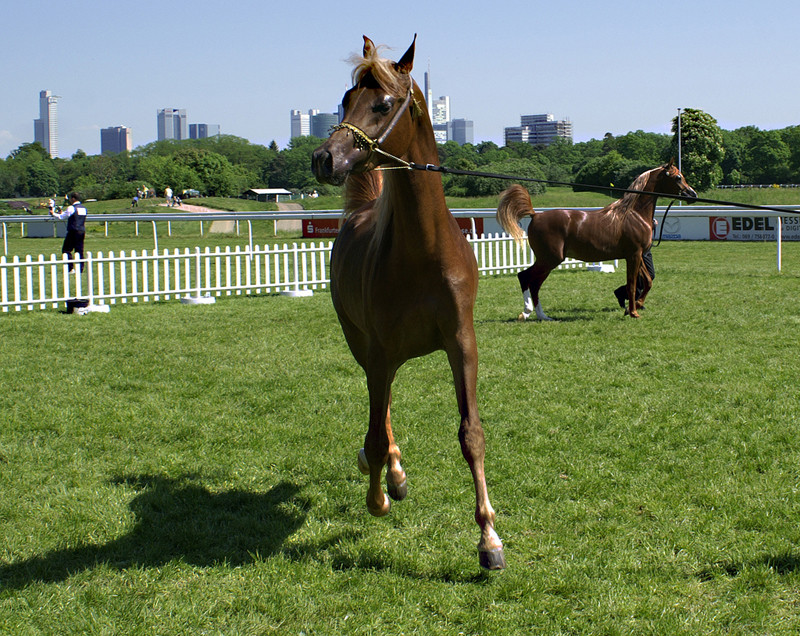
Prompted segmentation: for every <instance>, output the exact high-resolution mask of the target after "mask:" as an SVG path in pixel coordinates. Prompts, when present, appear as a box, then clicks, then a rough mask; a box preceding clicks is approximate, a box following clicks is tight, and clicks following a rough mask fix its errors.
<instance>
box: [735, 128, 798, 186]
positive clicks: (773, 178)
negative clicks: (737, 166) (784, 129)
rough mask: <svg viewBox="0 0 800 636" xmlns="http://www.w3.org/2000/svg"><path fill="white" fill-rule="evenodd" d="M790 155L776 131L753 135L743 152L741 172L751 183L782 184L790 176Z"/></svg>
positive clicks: (759, 132)
mask: <svg viewBox="0 0 800 636" xmlns="http://www.w3.org/2000/svg"><path fill="white" fill-rule="evenodd" d="M790 155H791V153H790V151H789V146H787V145H786V144H785V143H784V141H783V139H782V138H781V134H780V133H779V132H778V131H777V130H761V131H758V132H757V133H755V134H754V135H753V136H752V137H751V138H750V142H749V143H748V144H747V147H746V148H745V152H744V161H743V166H742V167H743V171H744V173H745V174H747V175H748V176H749V177H750V178H751V180H752V182H753V183H782V182H785V181H787V180H788V177H789V174H790V172H791V171H790V168H789V157H790Z"/></svg>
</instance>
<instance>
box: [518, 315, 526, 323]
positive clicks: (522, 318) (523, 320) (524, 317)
mask: <svg viewBox="0 0 800 636" xmlns="http://www.w3.org/2000/svg"><path fill="white" fill-rule="evenodd" d="M527 319H528V316H526V315H525V314H520V315H519V316H517V322H525V321H526V320H527Z"/></svg>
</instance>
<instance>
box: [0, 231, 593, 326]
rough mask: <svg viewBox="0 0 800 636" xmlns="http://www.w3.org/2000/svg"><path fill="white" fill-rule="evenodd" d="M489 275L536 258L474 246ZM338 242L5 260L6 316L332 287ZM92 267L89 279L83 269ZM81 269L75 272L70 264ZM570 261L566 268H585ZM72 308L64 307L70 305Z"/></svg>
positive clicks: (500, 247) (0, 302) (495, 239)
mask: <svg viewBox="0 0 800 636" xmlns="http://www.w3.org/2000/svg"><path fill="white" fill-rule="evenodd" d="M469 242H470V244H471V245H472V248H473V251H474V253H475V258H476V260H477V262H478V269H479V271H480V273H481V274H482V275H493V274H510V273H516V272H518V271H519V270H520V269H523V268H525V267H528V266H530V265H531V264H532V263H533V253H532V252H531V250H530V248H528V247H527V245H526V246H525V247H520V246H519V245H517V244H516V243H514V241H513V240H512V239H511V238H510V237H509V236H507V235H505V234H494V235H489V236H481V237H480V238H475V239H469ZM332 245H333V241H327V242H321V243H310V244H306V243H300V244H299V245H298V244H297V243H293V244H291V245H287V244H283V245H281V246H278V245H264V246H254V247H253V248H251V247H250V246H249V245H246V246H243V247H239V246H236V247H234V248H233V249H231V248H230V247H226V248H225V249H224V250H223V249H220V248H219V247H217V248H216V249H214V250H212V249H211V248H208V247H207V248H205V250H202V251H201V249H200V248H199V247H198V248H195V249H194V250H190V249H189V248H186V249H184V250H183V251H180V250H178V249H175V250H174V251H172V252H170V251H169V250H166V249H165V250H163V251H158V250H153V251H152V252H148V251H147V250H142V252H141V253H137V252H136V251H132V252H131V253H130V254H126V253H125V252H120V253H119V254H114V253H113V252H109V253H108V254H103V253H102V252H98V253H97V254H92V253H87V254H86V255H85V258H84V259H83V261H74V260H73V261H70V260H69V259H68V258H67V257H66V255H56V254H53V255H51V256H50V257H49V258H45V256H44V255H39V257H38V258H37V259H35V260H34V258H33V257H31V256H27V257H26V258H25V259H24V260H20V259H19V257H17V256H14V257H12V258H11V259H10V260H9V259H8V258H7V257H5V256H2V257H0V309H2V311H3V312H8V311H9V310H11V309H14V310H16V311H21V310H23V309H28V310H34V309H47V308H58V307H59V305H60V304H61V303H64V304H65V303H66V301H67V300H70V299H74V298H82V299H88V300H89V302H90V303H91V304H93V305H105V304H116V303H117V302H120V303H127V302H134V303H135V302H150V301H154V302H155V301H168V300H174V299H180V298H187V297H188V298H203V297H209V296H212V297H218V296H223V295H227V296H230V295H241V294H248V295H249V294H271V293H279V292H285V293H292V292H308V291H313V290H316V289H324V288H326V287H327V286H328V283H329V282H330V268H329V264H330V250H331V247H332ZM81 262H82V263H83V264H84V270H85V271H84V273H83V274H81V273H80V272H79V267H77V264H78V263H81ZM70 263H75V264H76V267H75V268H74V270H73V271H72V272H70V271H69V264H70ZM586 265H587V264H586V263H583V262H581V261H573V260H571V259H568V260H567V261H565V262H564V263H562V265H561V267H567V268H572V267H585V266H586ZM62 306H64V305H62Z"/></svg>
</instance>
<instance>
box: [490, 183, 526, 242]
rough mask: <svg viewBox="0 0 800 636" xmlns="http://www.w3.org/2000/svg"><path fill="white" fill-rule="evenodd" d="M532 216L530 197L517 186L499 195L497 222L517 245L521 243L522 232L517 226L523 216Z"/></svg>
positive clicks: (522, 188) (523, 189)
mask: <svg viewBox="0 0 800 636" xmlns="http://www.w3.org/2000/svg"><path fill="white" fill-rule="evenodd" d="M531 215H533V204H532V203H531V195H530V194H529V193H528V191H527V190H526V189H525V188H524V187H522V186H521V185H519V184H514V185H512V186H511V187H510V188H508V189H507V190H506V191H505V192H502V193H501V194H500V203H499V204H498V206H497V222H498V223H499V224H500V226H501V227H502V228H503V229H504V230H505V231H506V232H507V233H508V234H509V235H510V236H511V238H513V239H514V240H515V241H516V242H517V243H520V244H521V243H522V242H523V236H524V232H523V231H522V228H521V227H520V226H519V220H520V219H521V218H522V217H523V216H531Z"/></svg>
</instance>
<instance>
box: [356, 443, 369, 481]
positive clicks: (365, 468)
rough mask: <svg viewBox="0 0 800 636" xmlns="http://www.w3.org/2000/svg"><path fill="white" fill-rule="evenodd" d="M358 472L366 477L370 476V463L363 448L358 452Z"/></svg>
mask: <svg viewBox="0 0 800 636" xmlns="http://www.w3.org/2000/svg"><path fill="white" fill-rule="evenodd" d="M358 470H360V471H361V473H362V474H364V475H369V462H368V461H367V454H366V453H365V452H364V449H363V448H362V449H361V450H360V451H358Z"/></svg>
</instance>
